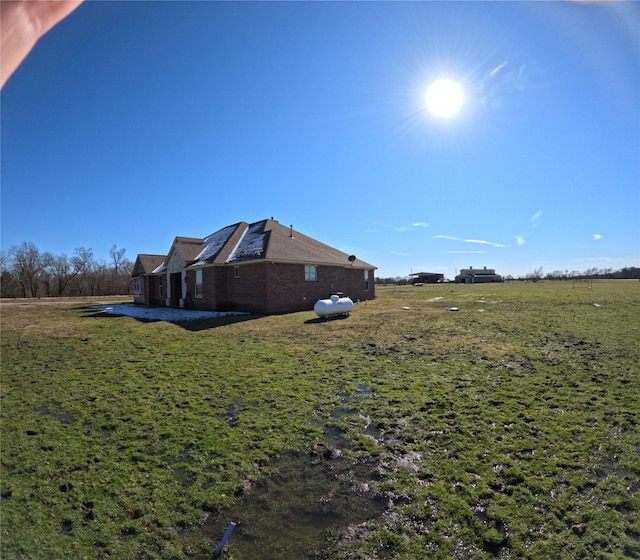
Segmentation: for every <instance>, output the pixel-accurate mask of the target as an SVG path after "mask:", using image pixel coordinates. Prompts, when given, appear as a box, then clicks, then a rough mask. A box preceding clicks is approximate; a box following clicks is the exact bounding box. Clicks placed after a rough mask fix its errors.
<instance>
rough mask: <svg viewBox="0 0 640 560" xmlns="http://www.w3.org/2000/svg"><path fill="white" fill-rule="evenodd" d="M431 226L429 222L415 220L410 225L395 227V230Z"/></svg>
mask: <svg viewBox="0 0 640 560" xmlns="http://www.w3.org/2000/svg"><path fill="white" fill-rule="evenodd" d="M426 227H429V224H428V223H427V222H413V223H412V224H411V225H410V226H397V227H395V228H393V229H394V230H395V231H407V230H408V229H411V228H426Z"/></svg>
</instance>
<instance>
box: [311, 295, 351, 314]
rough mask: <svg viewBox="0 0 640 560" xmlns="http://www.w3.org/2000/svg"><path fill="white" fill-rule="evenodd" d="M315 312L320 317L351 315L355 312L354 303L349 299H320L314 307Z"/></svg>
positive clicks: (334, 296) (336, 297)
mask: <svg viewBox="0 0 640 560" xmlns="http://www.w3.org/2000/svg"><path fill="white" fill-rule="evenodd" d="M313 310H314V311H315V312H316V315H318V316H319V317H330V316H331V315H349V313H350V312H351V311H352V310H353V301H351V298H348V297H340V296H337V295H333V296H331V297H330V298H329V299H319V300H318V301H316V304H315V305H314V306H313Z"/></svg>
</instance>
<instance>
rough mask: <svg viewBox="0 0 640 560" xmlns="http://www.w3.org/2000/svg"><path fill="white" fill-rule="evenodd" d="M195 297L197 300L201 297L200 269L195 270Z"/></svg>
mask: <svg viewBox="0 0 640 560" xmlns="http://www.w3.org/2000/svg"><path fill="white" fill-rule="evenodd" d="M195 296H196V297H197V298H201V297H202V269H201V268H200V269H198V270H196V286H195Z"/></svg>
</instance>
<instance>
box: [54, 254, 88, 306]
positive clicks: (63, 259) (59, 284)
mask: <svg viewBox="0 0 640 560" xmlns="http://www.w3.org/2000/svg"><path fill="white" fill-rule="evenodd" d="M76 250H77V249H76ZM49 271H50V273H51V276H52V277H53V278H54V279H55V283H56V292H57V293H56V295H58V296H62V295H63V294H64V291H65V290H66V289H67V287H68V286H69V283H70V282H71V281H72V280H73V279H74V278H75V277H76V276H78V275H79V274H80V271H81V261H80V260H77V259H74V258H72V259H69V257H67V255H66V254H64V253H62V254H61V255H56V256H54V257H53V258H52V259H51V261H50V262H49Z"/></svg>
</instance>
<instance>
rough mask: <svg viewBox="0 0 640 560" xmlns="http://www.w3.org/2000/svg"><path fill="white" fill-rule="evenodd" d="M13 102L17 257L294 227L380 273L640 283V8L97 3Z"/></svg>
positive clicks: (11, 174)
mask: <svg viewBox="0 0 640 560" xmlns="http://www.w3.org/2000/svg"><path fill="white" fill-rule="evenodd" d="M443 77H446V78H449V79H452V80H455V81H457V82H459V83H460V85H461V87H462V89H463V94H464V104H463V106H462V109H461V111H460V112H459V113H458V114H456V115H454V116H453V117H449V118H438V117H435V116H433V115H431V114H430V113H429V112H428V111H427V110H426V106H425V101H424V97H425V93H426V90H427V88H428V86H429V84H430V83H432V82H433V81H434V80H436V79H439V78H443ZM1 95H2V97H1V104H2V106H1V109H2V123H1V125H2V127H1V133H2V145H1V150H2V151H1V157H2V168H1V180H2V193H1V196H2V225H1V228H2V229H1V233H2V239H1V244H2V249H3V250H7V249H9V248H10V247H11V246H12V245H15V244H19V243H21V242H22V241H32V242H33V243H35V244H36V245H37V246H38V248H39V249H40V250H41V251H50V252H52V253H54V254H60V253H67V254H68V255H71V254H72V253H73V251H74V249H75V248H76V247H85V248H91V249H93V252H94V254H95V256H96V257H97V258H99V259H105V260H107V259H108V251H109V248H110V247H111V246H112V245H114V244H115V245H117V246H118V247H124V248H126V254H127V256H128V257H129V258H130V259H131V260H134V259H135V257H136V255H137V254H138V253H159V254H163V253H166V252H167V251H168V250H169V248H170V246H171V242H172V241H173V238H174V237H175V236H176V235H184V236H193V237H205V236H206V235H208V234H210V233H212V232H214V231H216V230H218V229H220V228H222V227H225V226H227V225H229V224H232V223H235V222H237V221H241V220H244V221H248V222H253V221H258V220H261V219H264V218H269V217H272V216H273V217H274V218H276V219H277V220H279V221H280V222H281V223H283V224H285V225H287V226H288V225H290V224H293V226H294V229H298V230H299V231H301V232H302V233H305V234H307V235H310V236H312V237H315V238H317V239H318V240H320V241H323V242H324V243H327V244H329V245H332V246H334V247H336V248H338V249H341V250H343V251H345V252H347V253H349V254H356V255H357V256H358V257H359V258H361V259H363V260H365V261H367V262H370V263H371V264H373V265H375V266H377V267H378V270H377V272H376V274H377V275H378V276H383V277H386V276H405V275H407V274H410V273H411V272H417V271H430V272H440V273H443V274H445V276H447V277H449V278H452V277H453V276H454V275H455V273H456V270H459V269H460V268H466V267H468V266H476V267H481V266H487V267H489V268H495V269H496V270H497V272H498V273H501V274H504V275H508V274H511V275H513V276H518V275H524V274H527V273H528V272H531V271H533V270H534V269H537V268H539V267H543V269H544V272H552V271H554V270H570V271H571V270H581V271H582V270H585V269H588V268H592V267H598V268H613V269H618V268H622V267H624V266H640V225H639V224H640V3H637V2H622V3H604V4H597V3H596V4H583V3H572V2H442V3H440V2H406V3H405V2H152V1H149V2H115V1H114V2H93V1H89V2H85V3H84V4H83V5H81V6H80V8H78V9H77V10H76V11H75V12H74V13H72V14H71V16H70V17H68V18H67V19H65V20H64V21H63V22H62V23H61V24H59V25H58V26H57V27H55V28H54V29H53V30H52V31H51V32H50V33H49V34H47V35H46V36H45V37H44V38H43V39H41V41H40V42H39V43H38V44H37V45H36V47H35V49H34V50H33V51H32V52H31V54H30V55H29V56H28V57H27V59H26V60H25V61H24V62H23V64H22V65H21V66H20V68H19V69H18V70H17V71H16V73H15V74H14V75H13V76H12V77H11V78H10V79H9V81H8V82H7V84H6V85H5V87H4V88H3V90H2V94H1Z"/></svg>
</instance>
